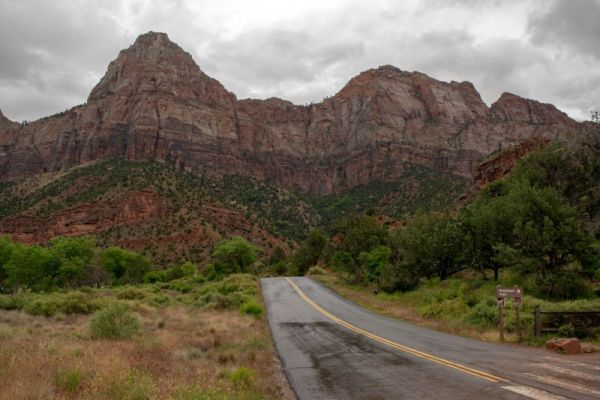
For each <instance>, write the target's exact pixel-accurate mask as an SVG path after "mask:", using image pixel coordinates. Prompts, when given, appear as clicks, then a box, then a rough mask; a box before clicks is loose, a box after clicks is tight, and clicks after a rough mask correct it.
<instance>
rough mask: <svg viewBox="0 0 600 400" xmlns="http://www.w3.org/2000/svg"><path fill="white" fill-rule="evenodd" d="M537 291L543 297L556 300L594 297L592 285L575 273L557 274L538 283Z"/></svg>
mask: <svg viewBox="0 0 600 400" xmlns="http://www.w3.org/2000/svg"><path fill="white" fill-rule="evenodd" d="M534 289H535V291H537V292H538V293H539V295H540V296H541V297H544V298H548V299H556V300H570V299H577V298H584V297H588V298H589V297H592V296H593V291H592V289H591V287H590V284H589V283H588V282H586V281H585V280H584V279H583V278H581V277H580V276H579V275H576V274H573V273H568V272H564V273H556V274H552V275H549V276H547V277H546V278H544V279H539V280H537V281H536V286H535V288H534Z"/></svg>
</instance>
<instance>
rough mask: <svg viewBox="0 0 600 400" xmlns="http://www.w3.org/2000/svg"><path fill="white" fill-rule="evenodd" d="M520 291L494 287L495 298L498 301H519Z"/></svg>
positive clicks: (515, 288) (518, 289) (513, 288)
mask: <svg viewBox="0 0 600 400" xmlns="http://www.w3.org/2000/svg"><path fill="white" fill-rule="evenodd" d="M521 295H522V293H521V289H520V288H518V287H512V288H505V287H500V286H497V287H496V297H497V298H499V299H520V298H521Z"/></svg>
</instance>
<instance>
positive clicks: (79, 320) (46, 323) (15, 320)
mask: <svg viewBox="0 0 600 400" xmlns="http://www.w3.org/2000/svg"><path fill="white" fill-rule="evenodd" d="M138 314H139V317H140V321H141V324H142V334H141V335H139V336H137V337H134V338H133V339H131V340H122V341H107V340H93V339H91V338H90V334H89V317H88V316H83V315H70V316H63V315H57V316H55V317H34V316H31V315H28V314H25V313H24V312H22V311H0V399H11V400H18V399H42V398H43V399H74V398H82V399H179V398H181V399H188V398H190V399H192V398H204V397H200V396H199V395H198V393H200V392H202V391H213V392H214V393H213V395H214V397H208V398H210V399H213V398H215V399H220V398H236V399H237V398H239V399H261V398H264V399H280V398H283V397H284V395H283V394H282V390H284V389H282V388H281V386H282V385H281V384H280V383H279V382H281V376H279V375H278V374H280V371H278V370H277V369H276V366H275V365H276V363H274V353H273V350H272V348H271V343H270V338H269V333H268V330H267V329H268V328H267V326H266V323H265V321H264V320H261V319H257V318H255V317H252V316H246V315H242V314H240V312H239V311H233V310H228V311H206V310H200V309H198V308H194V307H190V306H185V305H180V304H176V305H173V306H169V307H163V308H155V307H151V306H148V305H142V306H140V307H139V308H138ZM239 367H245V368H249V369H251V370H252V371H254V373H253V375H252V376H251V377H249V378H248V382H246V383H245V385H244V387H239V385H238V384H237V383H236V382H231V381H230V380H228V379H227V373H228V371H232V370H235V369H236V368H239ZM79 376H82V378H81V380H80V382H78V379H77V378H78V377H79ZM69 378H71V379H70V380H69ZM65 382H66V383H65ZM194 396H197V397H194Z"/></svg>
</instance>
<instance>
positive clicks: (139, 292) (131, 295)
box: [117, 287, 148, 300]
mask: <svg viewBox="0 0 600 400" xmlns="http://www.w3.org/2000/svg"><path fill="white" fill-rule="evenodd" d="M147 295H148V293H146V291H144V290H143V289H139V288H134V287H124V288H122V289H120V290H119V291H118V292H117V299H122V300H144V299H145V298H146V297H147Z"/></svg>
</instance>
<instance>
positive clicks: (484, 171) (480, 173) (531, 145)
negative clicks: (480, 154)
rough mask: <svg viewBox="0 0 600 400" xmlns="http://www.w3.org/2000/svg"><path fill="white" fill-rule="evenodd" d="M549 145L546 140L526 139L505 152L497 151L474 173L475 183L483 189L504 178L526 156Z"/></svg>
mask: <svg viewBox="0 0 600 400" xmlns="http://www.w3.org/2000/svg"><path fill="white" fill-rule="evenodd" d="M548 143H549V140H548V139H546V138H543V137H542V138H532V139H526V140H524V141H522V142H520V143H519V144H517V145H515V146H513V147H510V148H508V149H505V150H499V151H498V153H497V154H494V155H493V156H490V158H489V159H488V160H485V161H484V162H482V163H481V164H480V165H479V167H477V170H476V171H475V183H476V184H477V185H478V186H479V187H483V186H485V185H487V184H488V183H490V182H493V181H495V180H498V179H501V178H504V177H505V176H507V175H508V174H509V173H510V172H511V171H512V170H513V168H514V167H515V166H516V165H517V162H518V161H519V159H521V158H523V157H525V156H526V155H527V154H529V153H532V152H534V151H536V150H539V149H541V148H542V147H544V146H545V145H547V144H548Z"/></svg>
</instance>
